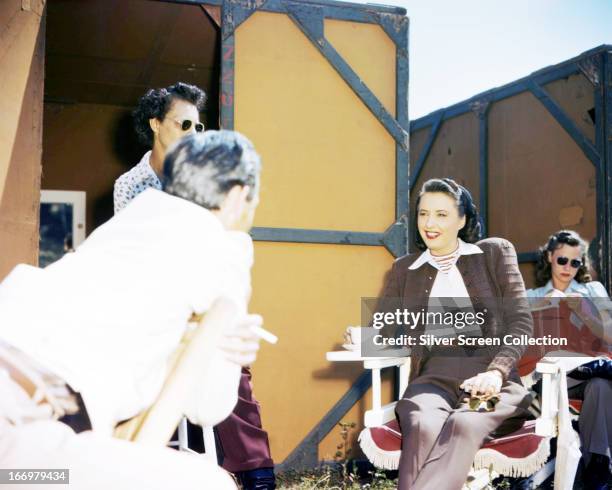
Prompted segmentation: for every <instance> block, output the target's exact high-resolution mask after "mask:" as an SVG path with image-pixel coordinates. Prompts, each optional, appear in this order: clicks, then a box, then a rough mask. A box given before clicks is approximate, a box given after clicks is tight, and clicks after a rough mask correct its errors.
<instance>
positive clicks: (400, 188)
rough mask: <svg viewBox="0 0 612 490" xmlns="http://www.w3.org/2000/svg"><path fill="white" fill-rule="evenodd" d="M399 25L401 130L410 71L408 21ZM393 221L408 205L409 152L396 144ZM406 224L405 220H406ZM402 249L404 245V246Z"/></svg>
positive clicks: (405, 121) (405, 124)
mask: <svg viewBox="0 0 612 490" xmlns="http://www.w3.org/2000/svg"><path fill="white" fill-rule="evenodd" d="M405 19H406V22H404V23H403V24H401V30H400V33H399V34H398V39H397V40H396V52H395V77H396V99H395V117H396V118H397V122H398V123H399V124H400V126H401V127H403V128H408V126H409V124H410V119H409V116H408V84H409V80H410V71H409V70H410V69H409V63H408V19H407V18H405ZM395 168H396V172H395V182H396V183H395V189H396V204H395V219H396V220H399V219H401V217H402V216H407V215H408V208H409V205H410V195H409V193H410V182H409V179H410V152H409V151H408V150H407V149H404V148H403V147H402V145H400V144H396V149H395ZM406 222H407V220H406ZM407 241H408V228H407V227H406V242H407ZM404 249H406V245H405V244H404Z"/></svg>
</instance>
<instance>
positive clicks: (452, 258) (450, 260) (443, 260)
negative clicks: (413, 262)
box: [431, 244, 459, 274]
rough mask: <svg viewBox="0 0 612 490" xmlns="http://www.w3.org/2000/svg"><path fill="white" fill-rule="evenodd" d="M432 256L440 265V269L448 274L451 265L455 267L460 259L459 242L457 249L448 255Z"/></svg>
mask: <svg viewBox="0 0 612 490" xmlns="http://www.w3.org/2000/svg"><path fill="white" fill-rule="evenodd" d="M431 257H432V258H433V260H434V262H435V263H436V265H437V266H438V270H439V271H440V272H444V273H445V274H448V271H450V270H451V267H453V266H454V265H455V264H456V263H457V260H458V259H459V245H458V244H457V248H456V249H455V251H454V252H451V253H449V254H448V255H432V256H431Z"/></svg>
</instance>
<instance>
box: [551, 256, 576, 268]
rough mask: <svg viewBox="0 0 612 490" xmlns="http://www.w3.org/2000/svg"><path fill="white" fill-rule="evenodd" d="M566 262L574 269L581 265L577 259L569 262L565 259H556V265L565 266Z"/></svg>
mask: <svg viewBox="0 0 612 490" xmlns="http://www.w3.org/2000/svg"><path fill="white" fill-rule="evenodd" d="M568 262H569V264H570V265H571V266H572V267H573V268H574V269H578V267H580V266H581V265H582V260H578V259H572V260H570V259H568V258H567V257H557V264H559V265H565V264H567V263H568Z"/></svg>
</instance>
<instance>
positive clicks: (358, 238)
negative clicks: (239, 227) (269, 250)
mask: <svg viewBox="0 0 612 490" xmlns="http://www.w3.org/2000/svg"><path fill="white" fill-rule="evenodd" d="M251 236H252V237H253V240H258V241H263V242H291V243H327V244H330V245H365V246H376V247H380V246H381V245H383V238H384V234H383V233H367V232H360V231H338V230H309V229H303V228H269V227H255V228H253V229H252V230H251Z"/></svg>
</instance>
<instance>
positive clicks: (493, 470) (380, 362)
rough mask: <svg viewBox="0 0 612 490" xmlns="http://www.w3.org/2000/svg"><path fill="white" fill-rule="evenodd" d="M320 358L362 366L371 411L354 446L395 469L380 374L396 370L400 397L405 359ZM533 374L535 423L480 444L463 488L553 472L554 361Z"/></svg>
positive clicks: (396, 445)
mask: <svg viewBox="0 0 612 490" xmlns="http://www.w3.org/2000/svg"><path fill="white" fill-rule="evenodd" d="M390 355H393V354H392V353H391V354H390ZM326 357H327V360H329V361H334V362H362V363H363V367H364V369H368V370H370V372H371V375H372V408H370V409H369V410H367V411H366V412H365V416H364V426H365V428H364V429H363V430H362V432H361V434H360V435H359V443H360V446H361V448H362V450H363V452H364V454H365V455H366V457H368V459H369V460H370V461H371V462H372V463H373V464H374V465H375V466H377V467H380V468H383V469H388V470H394V469H397V467H398V464H399V457H400V452H401V450H400V448H401V433H400V432H399V425H398V424H397V422H396V417H395V405H396V404H397V401H392V402H391V403H387V404H383V403H382V394H381V371H382V370H383V369H387V368H390V367H398V368H399V393H400V396H401V394H403V393H404V391H405V389H406V387H407V386H408V378H409V375H410V358H409V357H362V356H361V354H360V353H359V352H358V351H357V352H355V351H337V352H328V353H327V356H326ZM536 371H537V372H538V373H540V374H541V375H542V396H541V413H540V415H539V417H538V418H537V419H536V420H535V423H534V422H533V421H530V422H527V423H526V424H525V426H524V427H523V428H522V429H520V430H519V431H517V432H515V433H512V434H510V435H508V436H505V437H503V438H499V439H494V440H493V441H492V442H491V443H487V444H485V445H484V446H483V448H481V449H480V450H479V451H478V453H477V454H476V457H475V458H474V465H473V471H472V473H471V477H470V479H469V480H468V482H466V486H465V487H464V488H469V489H477V488H484V487H486V485H487V484H488V483H489V481H490V478H491V477H492V476H493V477H495V476H497V475H504V476H510V477H528V476H532V475H533V474H534V473H536V472H537V475H536V476H535V477H534V482H533V483H534V485H536V486H537V485H539V484H541V483H542V482H543V481H544V480H546V479H547V478H548V477H549V476H550V475H551V474H552V473H553V471H555V461H554V460H552V461H549V462H548V463H547V460H548V458H549V456H550V439H551V438H552V437H555V436H556V435H557V434H558V419H559V413H560V404H559V399H560V387H561V382H560V380H561V376H563V377H564V376H565V374H564V372H562V371H561V369H560V366H559V364H558V363H557V362H556V361H555V360H547V359H543V360H542V361H541V362H539V363H538V364H537V367H536ZM565 409H566V410H567V408H565ZM540 470H541V471H540ZM572 480H573V476H572ZM569 488H571V486H570V487H569Z"/></svg>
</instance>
